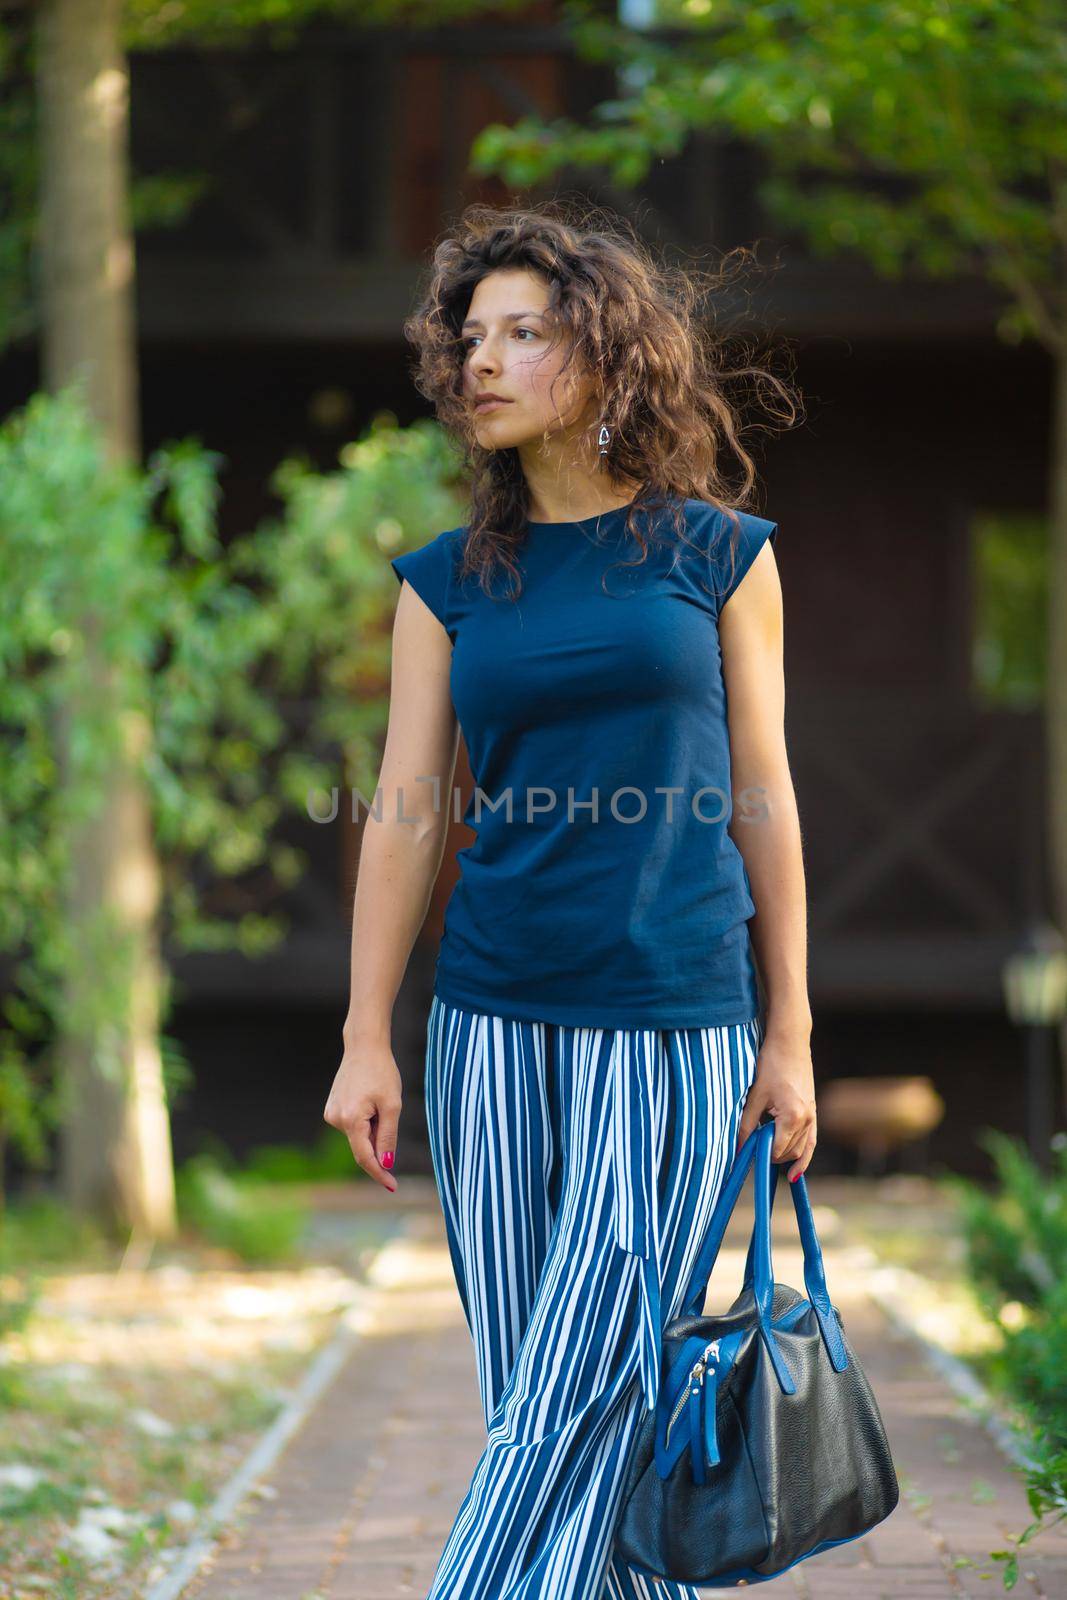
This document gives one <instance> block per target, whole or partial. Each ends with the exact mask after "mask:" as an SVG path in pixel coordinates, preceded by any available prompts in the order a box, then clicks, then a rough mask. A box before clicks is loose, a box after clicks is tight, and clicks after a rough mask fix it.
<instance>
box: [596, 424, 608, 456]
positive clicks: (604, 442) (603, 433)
mask: <svg viewBox="0 0 1067 1600" xmlns="http://www.w3.org/2000/svg"><path fill="white" fill-rule="evenodd" d="M610 438H611V429H610V428H609V427H608V425H607V423H606V422H602V423H601V424H600V438H599V440H598V441H597V442H598V443H599V445H600V454H601V455H602V456H606V455H607V453H608V441H609V439H610Z"/></svg>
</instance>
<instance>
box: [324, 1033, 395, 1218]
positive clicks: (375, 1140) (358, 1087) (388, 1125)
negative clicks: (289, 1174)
mask: <svg viewBox="0 0 1067 1600" xmlns="http://www.w3.org/2000/svg"><path fill="white" fill-rule="evenodd" d="M402 1104H403V1082H402V1079H401V1077H400V1070H399V1068H398V1067H397V1064H396V1061H395V1060H394V1059H393V1052H392V1050H391V1049H390V1048H389V1046H388V1045H387V1044H384V1043H377V1042H373V1041H362V1042H360V1041H355V1040H353V1041H352V1042H351V1043H349V1042H346V1044H345V1053H344V1056H343V1057H342V1060H341V1065H340V1066H339V1067H338V1069H337V1074H336V1076H335V1078H334V1080H333V1087H332V1088H331V1090H330V1094H329V1098H328V1100H327V1101H326V1109H325V1111H324V1112H323V1117H324V1118H325V1120H326V1121H327V1122H328V1123H329V1124H330V1126H331V1127H332V1128H339V1129H340V1131H341V1132H342V1133H343V1134H345V1135H346V1137H347V1139H348V1142H349V1144H350V1145H351V1147H352V1154H353V1155H354V1156H355V1158H356V1161H357V1162H358V1163H359V1165H360V1166H361V1167H362V1168H363V1170H364V1172H367V1173H369V1174H370V1176H371V1177H372V1178H373V1179H374V1181H375V1182H376V1183H380V1184H381V1185H382V1187H383V1188H384V1189H388V1190H389V1192H390V1194H395V1193H396V1179H395V1178H394V1177H393V1175H392V1172H391V1170H390V1169H391V1168H392V1165H393V1163H394V1161H395V1159H396V1141H397V1129H398V1126H399V1122H400V1110H401V1106H402Z"/></svg>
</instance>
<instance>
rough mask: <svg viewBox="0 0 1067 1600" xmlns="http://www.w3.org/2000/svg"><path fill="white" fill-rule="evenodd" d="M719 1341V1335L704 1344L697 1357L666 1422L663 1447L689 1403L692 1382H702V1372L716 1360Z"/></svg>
mask: <svg viewBox="0 0 1067 1600" xmlns="http://www.w3.org/2000/svg"><path fill="white" fill-rule="evenodd" d="M721 1342H722V1339H721V1335H720V1337H719V1338H718V1339H713V1340H712V1341H711V1343H710V1344H709V1345H705V1347H704V1349H703V1351H702V1352H701V1354H700V1355H699V1356H698V1357H697V1360H696V1363H695V1365H694V1366H693V1368H692V1371H691V1372H690V1374H689V1381H688V1383H687V1384H686V1385H685V1387H684V1389H683V1390H682V1392H681V1395H680V1396H679V1399H678V1403H677V1405H676V1406H675V1408H674V1410H673V1412H672V1413H671V1417H670V1420H669V1422H668V1423H667V1432H666V1434H665V1436H664V1440H663V1444H664V1448H666V1446H667V1445H668V1444H669V1443H670V1437H671V1429H672V1428H673V1427H674V1424H675V1423H676V1422H677V1421H678V1418H679V1417H680V1416H681V1414H682V1412H683V1411H684V1410H685V1408H686V1406H687V1405H688V1403H689V1396H690V1393H691V1392H692V1388H693V1385H694V1383H695V1384H697V1386H698V1387H699V1385H700V1384H702V1383H703V1382H704V1374H705V1373H706V1371H707V1369H708V1367H709V1366H712V1367H713V1366H714V1365H715V1364H716V1362H717V1361H718V1359H719V1345H720V1343H721Z"/></svg>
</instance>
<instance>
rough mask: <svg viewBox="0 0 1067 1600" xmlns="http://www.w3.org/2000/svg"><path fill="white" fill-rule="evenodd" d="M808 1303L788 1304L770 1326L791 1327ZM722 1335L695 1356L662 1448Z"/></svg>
mask: <svg viewBox="0 0 1067 1600" xmlns="http://www.w3.org/2000/svg"><path fill="white" fill-rule="evenodd" d="M808 1305H809V1302H808V1301H806V1300H798V1301H797V1303H796V1305H794V1306H790V1308H789V1310H788V1311H786V1312H785V1313H784V1314H783V1315H782V1316H781V1317H779V1319H778V1321H777V1322H775V1323H773V1324H772V1326H773V1327H776V1328H782V1329H783V1330H784V1329H787V1328H791V1327H792V1325H793V1323H794V1322H796V1321H798V1320H799V1318H800V1317H801V1316H802V1315H803V1313H804V1312H805V1311H806V1310H807V1309H808ZM724 1337H725V1335H723V1334H720V1335H719V1337H718V1338H717V1339H713V1340H712V1341H711V1343H710V1344H708V1345H705V1347H704V1349H703V1351H702V1352H701V1354H700V1355H699V1356H698V1357H697V1360H696V1362H695V1364H694V1366H693V1368H692V1370H691V1371H690V1374H689V1379H688V1382H687V1383H686V1384H685V1385H684V1386H683V1388H682V1392H681V1394H680V1395H679V1396H678V1400H677V1402H676V1404H675V1407H674V1410H673V1411H672V1412H671V1415H670V1419H669V1420H668V1423H667V1431H666V1433H665V1434H664V1438H663V1448H664V1449H666V1448H667V1445H668V1444H669V1443H670V1437H671V1429H672V1428H673V1427H674V1424H675V1423H676V1422H677V1421H678V1418H679V1417H680V1416H681V1414H682V1412H683V1411H684V1410H685V1408H686V1406H687V1405H688V1404H689V1399H690V1393H691V1390H692V1387H693V1384H694V1383H695V1384H697V1386H698V1388H699V1386H700V1384H702V1383H703V1382H704V1376H705V1373H706V1371H707V1369H708V1367H709V1366H712V1367H714V1366H715V1365H716V1363H717V1362H718V1358H719V1345H720V1344H721V1343H722V1340H723V1338H724Z"/></svg>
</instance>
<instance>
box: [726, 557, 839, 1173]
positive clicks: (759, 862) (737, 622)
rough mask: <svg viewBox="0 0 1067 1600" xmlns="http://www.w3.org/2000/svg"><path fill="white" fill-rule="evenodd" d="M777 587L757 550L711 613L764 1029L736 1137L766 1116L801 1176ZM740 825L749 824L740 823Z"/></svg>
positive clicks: (808, 1117) (797, 931)
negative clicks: (761, 991) (716, 616)
mask: <svg viewBox="0 0 1067 1600" xmlns="http://www.w3.org/2000/svg"><path fill="white" fill-rule="evenodd" d="M783 636H784V623H783V614H782V587H781V583H780V581H779V577H778V566H777V563H776V562H775V559H774V553H773V551H772V549H771V546H770V544H769V543H768V544H765V545H764V547H763V549H762V550H761V551H760V553H759V555H758V556H757V557H756V559H755V561H754V562H753V563H752V566H751V567H750V569H749V571H748V572H747V573H746V574H745V576H744V578H743V579H742V581H741V583H740V584H739V585H738V587H737V588H736V589H735V591H734V593H733V594H732V595H731V596H730V598H729V599H728V600H727V601H726V602H725V604H724V605H723V607H722V609H721V612H720V615H719V641H720V645H721V648H722V658H723V678H724V681H725V684H726V695H727V706H728V713H727V714H728V720H729V728H730V764H731V782H732V789H733V796H734V812H733V817H732V820H731V823H730V836H731V838H732V839H733V840H734V843H735V844H736V845H737V848H738V849H739V850H740V852H741V854H742V856H743V857H744V862H745V869H746V871H747V872H748V877H749V882H750V884H751V885H752V899H753V902H754V903H755V907H756V914H755V916H754V917H753V918H752V921H751V923H750V924H749V926H750V928H751V932H752V943H753V948H754V951H755V955H756V960H757V961H758V963H759V969H760V975H761V977H762V979H763V984H764V988H765V990H766V1003H767V1031H766V1037H765V1039H764V1042H763V1047H762V1049H761V1051H760V1056H759V1061H758V1063H757V1071H756V1079H755V1081H754V1083H753V1085H752V1088H751V1089H750V1091H749V1094H748V1099H747V1100H746V1102H745V1110H744V1115H743V1116H742V1119H741V1127H740V1130H739V1136H738V1146H740V1145H741V1144H743V1143H744V1141H745V1139H747V1138H748V1135H749V1134H750V1133H751V1131H752V1130H753V1128H755V1127H756V1126H757V1125H758V1124H759V1121H760V1118H761V1116H762V1115H763V1113H764V1112H765V1111H766V1112H768V1113H769V1114H770V1115H771V1116H773V1117H774V1119H775V1121H776V1123H777V1131H776V1134H775V1144H774V1150H773V1156H772V1158H773V1160H775V1161H786V1160H790V1161H792V1166H791V1167H790V1171H789V1177H790V1180H792V1179H793V1178H795V1177H797V1176H798V1175H799V1174H800V1173H801V1172H803V1171H804V1170H805V1168H806V1167H807V1165H808V1163H809V1162H810V1160H811V1157H812V1154H813V1152H814V1149H815V1143H816V1117H815V1087H814V1071H813V1068H812V1061H811V1025H812V1019H811V1006H810V1002H809V999H808V984H807V897H806V889H805V882H804V861H803V851H802V842H801V834H800V819H799V816H798V813H797V803H796V794H795V792H794V789H793V780H792V776H791V774H790V771H789V761H788V757H787V754H786V745H785V675H784V668H783ZM746 819H747V820H746Z"/></svg>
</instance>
